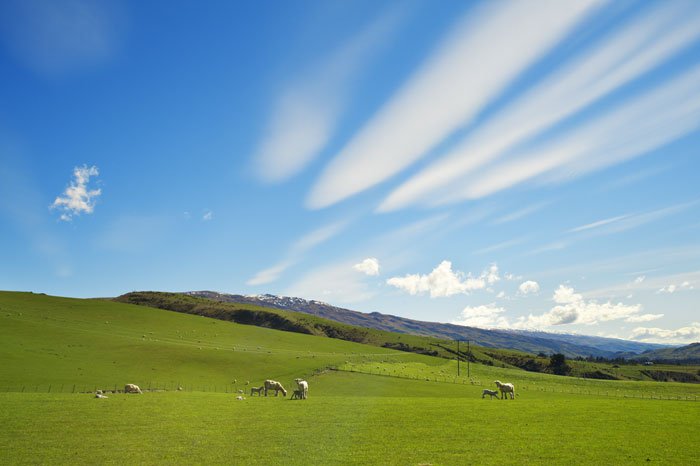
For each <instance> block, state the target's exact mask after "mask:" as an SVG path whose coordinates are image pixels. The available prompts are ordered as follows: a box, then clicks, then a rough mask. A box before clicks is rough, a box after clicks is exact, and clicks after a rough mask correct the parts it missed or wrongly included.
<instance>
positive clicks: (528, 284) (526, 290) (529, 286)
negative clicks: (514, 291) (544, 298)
mask: <svg viewBox="0 0 700 466" xmlns="http://www.w3.org/2000/svg"><path fill="white" fill-rule="evenodd" d="M518 290H519V291H520V293H521V294H524V295H525V294H530V293H539V291H540V284H539V283H537V282H535V281H532V280H527V281H525V282H522V283H521V284H520V286H519V287H518Z"/></svg>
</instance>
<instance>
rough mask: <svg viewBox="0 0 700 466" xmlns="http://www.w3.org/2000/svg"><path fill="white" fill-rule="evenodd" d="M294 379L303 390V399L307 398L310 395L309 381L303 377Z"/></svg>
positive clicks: (300, 389)
mask: <svg viewBox="0 0 700 466" xmlns="http://www.w3.org/2000/svg"><path fill="white" fill-rule="evenodd" d="M294 381H295V382H296V383H297V387H299V391H301V399H302V400H305V399H306V397H308V396H309V382H307V381H306V380H303V379H294Z"/></svg>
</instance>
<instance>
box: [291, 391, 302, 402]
mask: <svg viewBox="0 0 700 466" xmlns="http://www.w3.org/2000/svg"><path fill="white" fill-rule="evenodd" d="M301 396H302V395H301V390H294V392H292V397H291V398H290V399H291V400H293V399H295V398H296V399H298V400H301Z"/></svg>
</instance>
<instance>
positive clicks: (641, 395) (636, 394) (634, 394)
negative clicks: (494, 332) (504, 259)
mask: <svg viewBox="0 0 700 466" xmlns="http://www.w3.org/2000/svg"><path fill="white" fill-rule="evenodd" d="M333 370H337V371H340V372H356V373H358V374H368V375H378V376H383V377H395V378H399V379H407V380H422V381H425V382H436V383H451V384H457V385H467V384H469V385H478V386H481V385H482V382H481V381H480V380H478V379H474V378H472V380H468V379H462V380H461V382H460V381H459V379H458V378H457V377H439V376H427V377H426V376H419V375H406V374H392V373H389V372H388V371H382V370H378V371H372V369H367V370H357V369H342V368H337V369H333ZM518 388H519V390H523V391H539V392H550V393H563V394H571V395H593V396H607V397H611V398H637V399H648V400H669V401H700V396H698V395H671V394H662V393H650V392H644V391H629V392H624V393H613V392H612V391H611V390H592V389H564V388H563V387H558V388H556V387H553V386H546V387H530V386H529V385H520V386H519V387H518Z"/></svg>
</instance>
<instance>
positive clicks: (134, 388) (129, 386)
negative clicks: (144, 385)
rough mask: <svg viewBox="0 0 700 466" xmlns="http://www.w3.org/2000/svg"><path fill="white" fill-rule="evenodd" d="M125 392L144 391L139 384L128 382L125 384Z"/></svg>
mask: <svg viewBox="0 0 700 466" xmlns="http://www.w3.org/2000/svg"><path fill="white" fill-rule="evenodd" d="M124 393H143V392H142V391H141V389H140V388H139V386H138V385H134V384H133V383H128V384H126V385H124Z"/></svg>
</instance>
